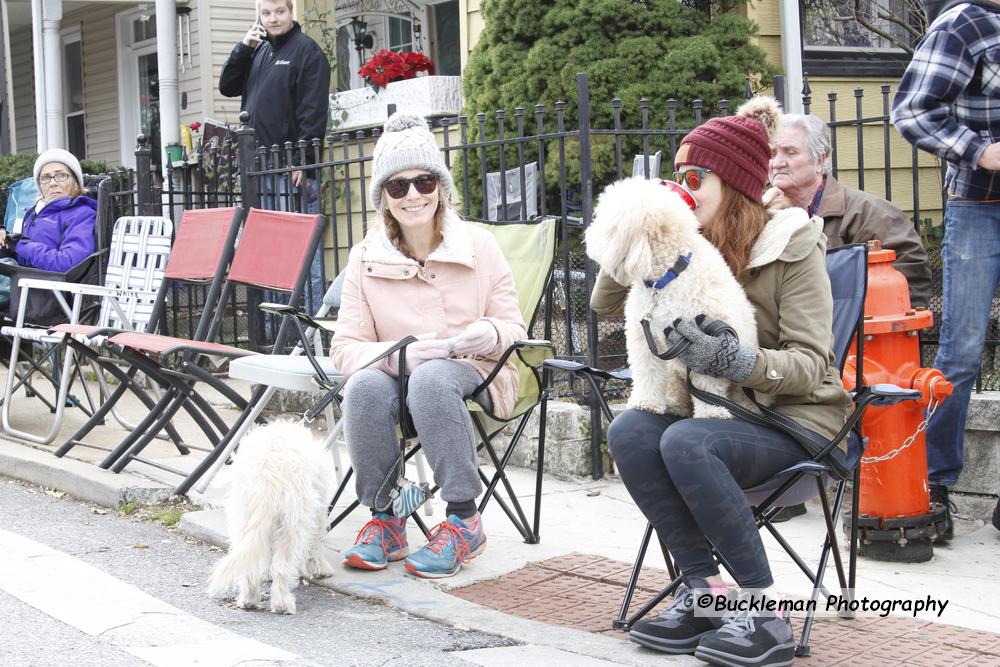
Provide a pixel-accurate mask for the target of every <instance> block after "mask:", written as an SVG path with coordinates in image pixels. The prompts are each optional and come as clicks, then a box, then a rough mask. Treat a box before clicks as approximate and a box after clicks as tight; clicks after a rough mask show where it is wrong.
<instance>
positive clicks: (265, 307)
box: [259, 303, 327, 329]
mask: <svg viewBox="0 0 1000 667" xmlns="http://www.w3.org/2000/svg"><path fill="white" fill-rule="evenodd" d="M259 308H260V309H261V310H262V311H264V312H265V313H271V314H272V315H280V316H281V317H294V318H295V319H297V320H298V321H299V322H302V323H303V324H305V325H308V326H310V327H313V328H316V329H326V328H327V327H324V326H323V324H321V323H320V321H319V320H317V319H316V318H314V317H311V316H310V315H307V314H306V313H303V312H302V311H301V310H299V309H298V308H296V307H295V306H290V305H287V304H284V303H262V304H260V306H259Z"/></svg>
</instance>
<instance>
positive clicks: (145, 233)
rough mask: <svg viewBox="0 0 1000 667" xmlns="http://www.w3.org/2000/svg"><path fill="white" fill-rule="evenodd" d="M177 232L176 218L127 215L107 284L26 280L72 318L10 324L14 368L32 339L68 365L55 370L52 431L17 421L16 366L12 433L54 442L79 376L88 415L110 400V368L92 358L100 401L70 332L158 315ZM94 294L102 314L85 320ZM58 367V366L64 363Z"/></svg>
mask: <svg viewBox="0 0 1000 667" xmlns="http://www.w3.org/2000/svg"><path fill="white" fill-rule="evenodd" d="M172 234H173V223H172V222H171V221H170V220H169V219H168V218H161V217H149V216H140V217H131V216H129V217H122V218H119V219H118V220H117V222H115V226H114V229H113V231H112V233H111V238H110V242H109V248H108V256H107V260H106V268H105V279H104V285H103V286H99V285H89V284H81V283H66V282H57V281H52V280H42V279H35V278H32V279H22V280H21V281H20V283H19V284H20V289H21V295H20V298H22V299H24V300H27V299H28V298H29V295H30V292H31V291H32V290H34V291H43V292H48V293H51V294H54V295H56V297H55V298H56V299H57V300H59V301H60V302H61V303H62V305H63V308H64V309H65V310H66V311H67V322H66V323H65V324H61V325H57V326H56V327H53V328H52V329H48V328H38V327H30V326H25V325H24V322H23V316H22V317H21V318H19V320H18V322H17V324H16V325H15V326H13V327H5V328H4V333H5V334H7V335H10V336H11V337H12V340H13V345H12V347H13V351H12V354H11V367H12V368H16V364H17V361H18V358H19V353H20V348H21V343H22V341H30V342H31V343H32V344H38V345H41V346H45V347H47V348H50V349H52V348H57V349H56V350H55V351H54V353H53V354H52V355H50V356H51V357H52V358H53V359H57V358H59V357H60V356H61V357H62V360H63V363H62V371H61V372H60V373H54V374H53V375H54V376H55V377H56V378H57V380H58V386H57V389H56V392H55V400H54V402H53V406H54V410H53V411H54V413H55V417H54V419H53V421H52V424H51V427H50V429H49V432H48V433H46V434H36V433H30V432H27V431H23V430H20V429H18V428H16V427H14V426H13V425H12V423H11V416H10V406H11V403H12V401H13V400H14V398H15V392H17V391H18V390H19V389H20V388H21V387H22V385H23V384H24V379H23V378H18V377H17V376H16V374H15V373H13V372H11V373H8V374H7V387H6V392H5V394H4V395H5V397H6V400H5V401H4V403H3V410H2V425H3V430H4V431H5V432H6V433H8V434H10V435H13V436H15V437H17V438H21V439H23V440H29V441H31V442H37V443H42V444H46V443H49V442H52V440H53V439H55V437H56V434H58V432H59V429H60V427H61V424H62V417H63V413H64V411H65V408H66V405H67V402H68V401H67V397H68V396H69V391H70V388H71V386H72V384H73V382H74V381H75V380H76V379H80V380H81V382H80V385H81V387H82V388H83V391H84V394H85V396H86V397H87V401H88V404H89V406H90V409H89V410H88V409H86V408H84V407H83V406H82V405H80V407H81V408H83V409H84V411H85V412H86V413H87V414H88V416H90V415H92V414H93V412H94V411H95V409H96V407H95V406H96V405H99V404H100V403H101V402H103V401H104V400H106V397H107V396H108V395H109V394H110V393H111V392H110V390H109V388H108V386H107V384H106V382H105V380H104V374H103V373H101V372H99V369H98V368H97V367H96V366H94V365H93V364H91V365H92V368H93V370H95V372H96V375H97V380H98V387H99V397H98V400H97V401H96V402H95V400H94V398H93V397H92V396H91V394H90V389H89V388H88V387H87V385H86V383H84V382H83V380H82V372H81V366H82V364H81V363H79V362H81V361H82V362H83V363H87V362H90V361H91V360H90V359H88V358H87V357H86V356H84V357H82V359H81V356H80V355H78V354H76V352H75V351H74V349H73V348H71V347H68V346H67V345H66V344H65V343H66V341H65V337H66V335H67V334H72V333H77V334H78V335H79V334H82V333H84V332H90V331H94V330H105V329H117V330H129V331H130V330H133V329H140V330H142V329H144V328H145V327H146V325H147V324H148V322H149V320H150V317H151V316H152V311H153V301H154V299H155V297H156V292H157V290H158V289H159V285H160V283H161V282H162V281H163V271H164V267H165V266H166V261H167V257H168V256H169V254H170V240H171V236H172ZM67 298H70V299H71V300H72V302H73V303H72V305H70V304H69V302H68V301H67ZM94 298H98V299H100V309H99V311H98V309H97V308H94V309H93V310H94V311H98V312H99V314H98V316H97V320H96V322H95V323H94V324H87V323H85V321H84V320H85V319H86V317H85V314H86V310H87V309H86V308H85V307H84V304H85V302H86V301H87V300H88V299H94ZM22 312H23V309H22ZM81 340H82V338H81ZM56 367H57V368H58V366H56ZM25 393H26V394H27V393H28V392H27V391H26V392H25ZM114 414H115V418H116V419H118V421H119V422H120V423H121V424H122V425H123V426H125V427H126V428H130V427H131V425H130V424H128V422H126V421H125V420H124V419H123V418H122V417H121V415H119V414H118V413H117V412H115V413H114Z"/></svg>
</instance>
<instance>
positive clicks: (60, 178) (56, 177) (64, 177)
mask: <svg viewBox="0 0 1000 667" xmlns="http://www.w3.org/2000/svg"><path fill="white" fill-rule="evenodd" d="M69 177H70V174H69V172H66V171H57V172H56V173H54V174H45V175H44V176H39V177H38V182H39V183H41V184H42V185H48V183H49V181H55V182H56V183H65V182H66V181H68V180H69Z"/></svg>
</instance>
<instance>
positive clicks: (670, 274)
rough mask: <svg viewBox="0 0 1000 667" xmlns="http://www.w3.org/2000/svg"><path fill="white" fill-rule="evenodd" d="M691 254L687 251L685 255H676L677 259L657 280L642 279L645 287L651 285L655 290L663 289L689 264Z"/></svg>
mask: <svg viewBox="0 0 1000 667" xmlns="http://www.w3.org/2000/svg"><path fill="white" fill-rule="evenodd" d="M691 254H692V253H690V252H689V253H688V254H686V255H681V256H680V257H678V258H677V261H676V262H674V265H673V266H671V267H670V268H669V269H667V272H666V273H664V274H663V275H662V276H660V279H659V280H656V281H652V280H644V281H642V282H643V283H645V285H646V287H652V288H653V289H655V290H661V289H663V288H664V287H666V286H667V285H668V284H669V283H670V281H672V280H673V279H674V278H676V277H677V276H679V275H680V274H681V273H683V272H684V269H686V268H687V267H688V266H689V265H690V264H691Z"/></svg>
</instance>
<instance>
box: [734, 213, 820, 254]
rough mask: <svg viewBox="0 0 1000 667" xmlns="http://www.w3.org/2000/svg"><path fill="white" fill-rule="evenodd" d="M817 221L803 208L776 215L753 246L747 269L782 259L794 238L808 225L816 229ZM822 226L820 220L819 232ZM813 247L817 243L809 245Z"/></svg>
mask: <svg viewBox="0 0 1000 667" xmlns="http://www.w3.org/2000/svg"><path fill="white" fill-rule="evenodd" d="M815 221H816V219H811V218H810V217H809V214H808V213H806V210H805V209H803V208H786V209H782V210H780V211H778V212H777V213H775V214H774V215H773V216H772V217H771V219H770V220H769V221H768V223H767V225H765V226H764V230H763V231H762V232H761V233H760V236H758V237H757V241H756V242H755V243H754V244H753V248H752V249H751V250H750V262H749V264H748V265H747V268H748V269H752V268H754V267H758V266H764V265H765V264H770V263H771V262H773V261H775V260H776V259H778V258H780V257H781V255H782V253H784V252H785V249H786V248H788V247H789V245H790V244H791V241H792V236H794V235H795V233H796V232H797V231H799V230H800V229H802V228H803V227H805V226H807V225H810V224H812V225H813V226H814V227H815V226H816V222H815ZM822 224H823V223H822V220H820V221H819V230H822V228H823V227H822ZM813 245H815V242H812V243H809V248H812V246H813ZM796 259H798V258H797V257H796Z"/></svg>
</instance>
